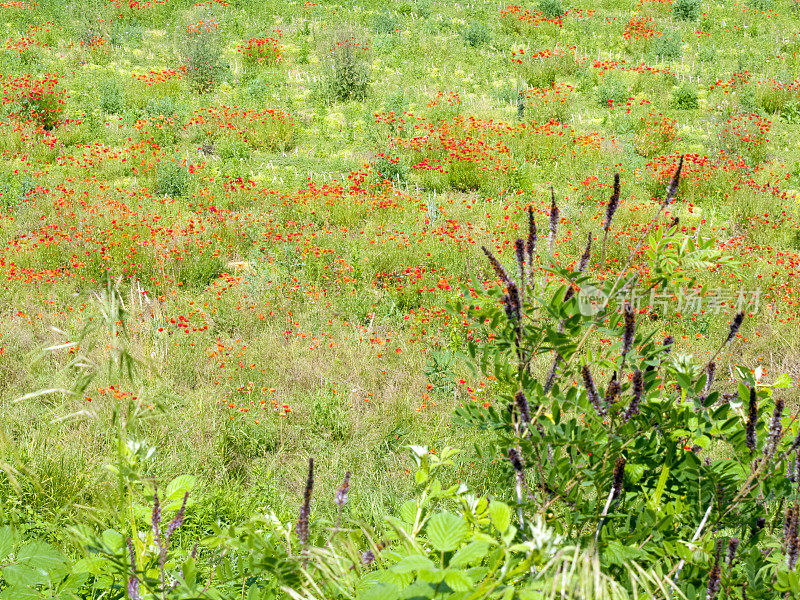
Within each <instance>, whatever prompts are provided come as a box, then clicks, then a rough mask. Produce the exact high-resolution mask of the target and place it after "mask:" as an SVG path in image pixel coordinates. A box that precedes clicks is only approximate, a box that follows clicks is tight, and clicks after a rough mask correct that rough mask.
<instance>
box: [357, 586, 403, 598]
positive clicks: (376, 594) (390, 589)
mask: <svg viewBox="0 0 800 600" xmlns="http://www.w3.org/2000/svg"><path fill="white" fill-rule="evenodd" d="M399 597H400V588H398V587H397V586H396V585H394V584H392V583H379V584H378V585H376V586H375V587H371V588H369V589H366V590H362V591H361V592H359V594H358V600H395V598H399Z"/></svg>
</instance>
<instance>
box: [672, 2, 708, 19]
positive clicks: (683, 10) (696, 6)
mask: <svg viewBox="0 0 800 600" xmlns="http://www.w3.org/2000/svg"><path fill="white" fill-rule="evenodd" d="M702 12H703V11H702V0H675V1H674V2H673V3H672V16H673V17H674V18H675V19H677V20H678V21H697V19H699V18H700V13H702Z"/></svg>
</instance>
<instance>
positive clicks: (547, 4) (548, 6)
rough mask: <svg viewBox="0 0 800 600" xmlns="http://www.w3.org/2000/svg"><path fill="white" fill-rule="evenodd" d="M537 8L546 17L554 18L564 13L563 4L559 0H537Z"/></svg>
mask: <svg viewBox="0 0 800 600" xmlns="http://www.w3.org/2000/svg"><path fill="white" fill-rule="evenodd" d="M537 8H538V9H539V10H540V11H541V12H542V14H543V15H544V16H545V17H547V18H548V19H556V18H558V17H560V16H561V15H563V14H564V5H563V4H561V0H539V3H538V4H537Z"/></svg>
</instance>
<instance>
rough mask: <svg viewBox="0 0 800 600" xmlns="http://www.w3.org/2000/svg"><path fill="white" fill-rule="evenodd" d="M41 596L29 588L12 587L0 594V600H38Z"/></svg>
mask: <svg viewBox="0 0 800 600" xmlns="http://www.w3.org/2000/svg"><path fill="white" fill-rule="evenodd" d="M40 598H41V596H40V595H39V594H38V593H37V592H36V591H34V590H33V589H31V588H29V587H17V586H12V587H9V588H6V589H4V590H3V591H2V592H0V600H39V599H40Z"/></svg>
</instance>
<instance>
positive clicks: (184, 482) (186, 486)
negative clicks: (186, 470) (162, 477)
mask: <svg viewBox="0 0 800 600" xmlns="http://www.w3.org/2000/svg"><path fill="white" fill-rule="evenodd" d="M196 483H197V478H196V477H195V476H194V475H178V476H177V477H176V478H175V479H173V480H172V481H170V482H169V485H167V490H166V494H167V497H166V504H167V505H169V504H175V503H177V504H178V507H180V505H181V503H182V502H183V497H184V495H186V492H191V491H193V490H194V486H195V484H196ZM164 508H167V507H166V506H165V507H164Z"/></svg>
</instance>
